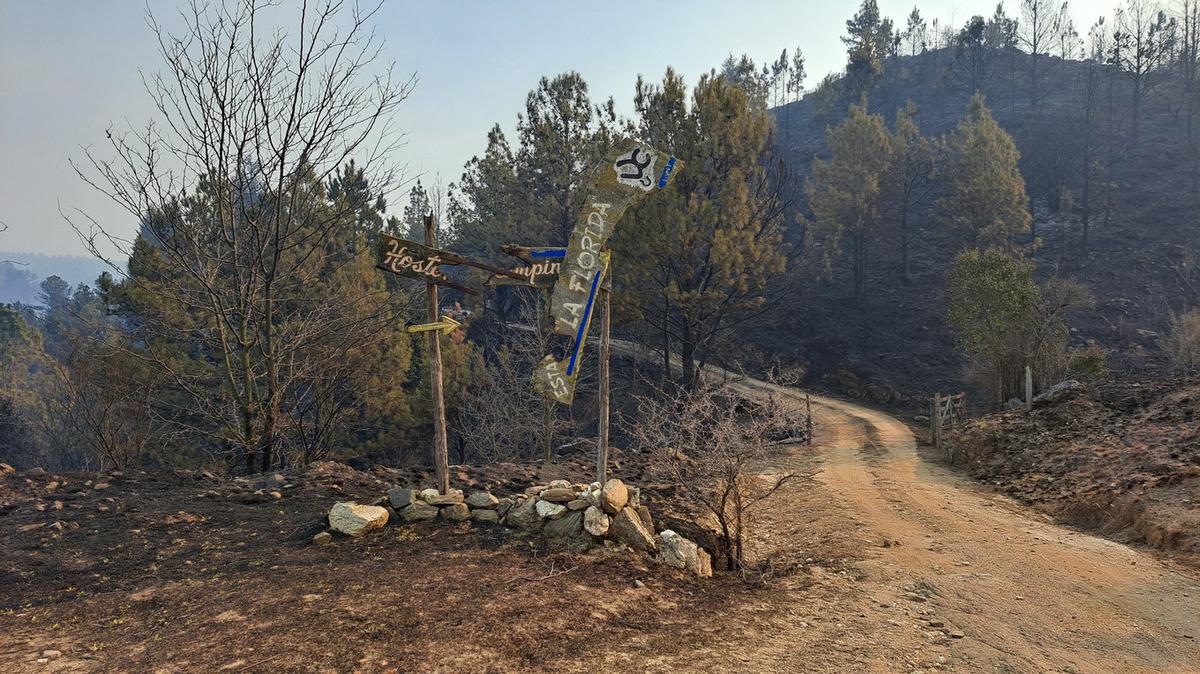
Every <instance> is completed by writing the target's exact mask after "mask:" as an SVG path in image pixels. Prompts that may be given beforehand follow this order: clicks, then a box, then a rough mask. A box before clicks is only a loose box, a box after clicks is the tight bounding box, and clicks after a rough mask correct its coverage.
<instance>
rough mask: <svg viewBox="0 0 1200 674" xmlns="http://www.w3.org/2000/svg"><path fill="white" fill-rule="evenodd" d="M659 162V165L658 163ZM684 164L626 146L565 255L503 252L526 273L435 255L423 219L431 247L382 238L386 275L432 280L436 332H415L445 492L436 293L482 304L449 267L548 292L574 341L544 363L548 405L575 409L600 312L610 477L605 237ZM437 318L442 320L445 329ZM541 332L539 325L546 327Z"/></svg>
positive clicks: (600, 172)
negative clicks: (425, 350) (425, 344)
mask: <svg viewBox="0 0 1200 674" xmlns="http://www.w3.org/2000/svg"><path fill="white" fill-rule="evenodd" d="M660 160H661V161H660ZM678 166H679V162H678V161H677V160H676V159H675V157H671V156H667V155H664V154H662V153H660V152H658V151H656V150H654V149H653V148H650V147H649V146H646V145H643V144H641V143H633V142H628V143H622V144H620V145H619V146H618V148H617V150H616V151H615V152H614V153H612V154H611V155H610V156H609V160H608V161H607V162H604V163H602V164H601V165H600V166H598V167H597V168H596V169H595V170H594V171H593V173H592V175H591V178H590V180H589V181H588V194H587V200H586V202H585V204H586V205H585V206H584V210H583V212H582V213H581V214H580V216H579V218H578V220H577V221H576V224H575V228H574V230H572V232H571V240H570V242H569V243H568V245H567V247H566V248H561V247H558V248H555V247H548V246H516V245H506V246H503V247H502V250H503V251H504V252H505V253H508V254H509V255H512V256H513V257H516V258H517V259H519V260H521V261H522V262H523V263H524V266H522V267H519V268H517V269H502V268H500V267H496V266H493V265H489V264H485V263H482V262H478V261H475V260H471V259H469V258H466V257H463V256H461V255H458V254H456V253H452V252H450V251H446V250H440V249H438V247H437V231H436V223H435V221H434V218H433V216H432V215H429V216H426V218H425V243H424V244H421V243H417V242H415V241H408V240H406V239H401V238H398V237H395V236H391V235H389V234H382V235H381V236H380V238H379V264H378V267H379V268H380V269H383V270H385V271H388V272H391V273H393V274H398V275H400V276H405V277H408V278H415V279H419V280H422V281H425V286H426V292H427V294H428V299H429V321H430V322H429V323H425V324H422V325H414V326H410V327H409V328H408V330H409V332H414V333H415V332H426V333H428V335H429V377H430V388H431V391H432V397H433V424H434V436H435V437H434V450H433V451H434V457H433V459H434V468H435V471H436V473H437V481H438V491H439V492H441V493H443V494H444V493H446V492H447V491H448V490H449V489H450V475H449V461H448V449H447V444H448V443H447V440H446V407H445V400H444V399H443V394H442V348H441V341H440V339H441V338H440V335H439V334H438V333H439V332H442V333H445V334H450V333H451V332H453V331H454V330H455V329H456V328H458V327H459V324H458V323H457V322H456V321H454V320H453V319H451V318H449V317H443V316H442V314H441V308H440V307H439V305H438V286H445V287H449V288H454V289H456V290H459V291H462V292H465V293H470V294H472V295H478V294H479V292H478V291H476V290H475V289H473V288H469V287H467V286H464V285H461V284H458V283H455V282H453V281H451V280H450V279H449V278H448V277H447V276H446V274H445V272H444V271H443V269H442V267H443V266H447V265H466V266H470V267H475V268H476V269H482V270H484V271H488V272H491V277H490V278H489V279H488V280H487V284H488V285H524V286H529V287H534V288H541V289H544V290H547V291H548V292H549V293H550V302H549V305H550V308H549V312H548V317H549V319H550V320H551V322H552V328H551V329H552V331H553V332H554V333H555V334H559V335H563V336H568V337H571V338H572V343H571V347H570V351H569V353H568V354H567V355H566V356H565V357H564V358H562V359H559V358H556V357H555V356H554V355H553V354H547V355H546V356H545V357H544V358H543V359H542V360H541V362H539V363H538V364H537V366H536V367H535V368H534V377H533V386H534V388H535V389H536V390H537V391H539V392H541V393H542V394H543V395H545V396H546V397H547V398H549V399H550V400H553V401H555V402H558V403H561V404H564V405H569V404H571V401H572V400H574V397H575V383H576V381H577V380H578V378H579V368H580V366H581V364H582V362H583V347H584V344H586V343H587V336H588V330H589V328H590V327H591V321H592V315H593V314H594V313H595V309H596V304H597V300H599V305H600V307H599V308H600V326H601V330H600V332H601V335H600V373H599V375H600V376H599V379H600V382H599V384H600V391H599V408H600V409H599V412H600V415H599V416H600V420H599V429H598V430H599V435H600V438H599V443H598V447H597V456H596V474H597V478H598V479H599V481H600V482H601V483H604V481H605V479H606V478H607V465H608V433H609V423H608V422H609V419H608V413H609V369H608V361H609V331H610V328H611V298H610V294H611V287H612V281H611V276H612V253H611V252H610V251H608V250H607V249H606V243H607V241H608V238H609V237H610V236H611V235H612V233H613V230H614V228H615V226H616V224H617V222H618V221H619V220H620V219H621V216H622V215H624V214H625V211H626V210H628V209H629V207H630V206H632V205H633V204H635V203H636V202H637V201H639V200H640V199H641V198H642V197H644V196H645V195H646V194H648V193H650V192H652V191H654V190H655V189H664V188H666V186H667V185H668V184H669V183H670V181H671V177H672V175H673V174H674V171H675V169H676V168H677V167H678ZM439 319H440V320H439ZM539 323H540V321H539Z"/></svg>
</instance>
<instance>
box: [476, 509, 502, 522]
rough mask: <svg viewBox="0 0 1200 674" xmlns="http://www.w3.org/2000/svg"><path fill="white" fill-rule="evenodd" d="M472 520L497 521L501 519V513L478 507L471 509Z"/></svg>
mask: <svg viewBox="0 0 1200 674" xmlns="http://www.w3.org/2000/svg"><path fill="white" fill-rule="evenodd" d="M471 521H473V522H492V523H497V522H499V521H500V513H498V512H496V511H495V510H488V509H486V508H476V509H475V510H472V511H471Z"/></svg>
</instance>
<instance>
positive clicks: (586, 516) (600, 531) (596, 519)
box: [583, 506, 609, 536]
mask: <svg viewBox="0 0 1200 674" xmlns="http://www.w3.org/2000/svg"><path fill="white" fill-rule="evenodd" d="M608 525H609V519H608V515H605V514H604V511H603V510H601V509H599V508H597V507H596V506H588V509H587V510H585V511H583V528H584V529H585V530H587V532H588V533H589V534H591V535H593V536H604V535H605V534H607V533H608Z"/></svg>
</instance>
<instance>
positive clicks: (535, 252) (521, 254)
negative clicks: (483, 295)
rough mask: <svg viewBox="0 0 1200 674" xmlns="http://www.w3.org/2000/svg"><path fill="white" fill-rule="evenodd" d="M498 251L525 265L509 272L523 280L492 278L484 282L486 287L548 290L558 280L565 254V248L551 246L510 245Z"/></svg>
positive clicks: (506, 277)
mask: <svg viewBox="0 0 1200 674" xmlns="http://www.w3.org/2000/svg"><path fill="white" fill-rule="evenodd" d="M500 250H502V251H504V252H505V253H508V254H509V255H512V256H513V257H515V258H517V259H518V260H521V261H522V262H524V263H525V264H523V265H521V266H520V267H514V268H512V269H511V270H510V271H512V272H513V273H514V274H518V275H520V276H521V277H522V279H523V280H520V281H518V280H516V279H513V278H511V277H508V276H492V277H491V278H489V279H488V280H487V281H486V284H487V285H504V286H515V285H528V286H533V287H535V288H546V289H549V288H551V287H553V286H554V282H555V281H556V280H558V273H559V270H560V268H561V267H562V259H563V258H564V257H565V256H566V254H567V249H566V248H561V247H558V248H555V247H551V246H514V245H512V244H505V245H503V246H501V247H500Z"/></svg>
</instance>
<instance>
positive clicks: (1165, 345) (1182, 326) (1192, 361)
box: [1161, 308, 1200, 372]
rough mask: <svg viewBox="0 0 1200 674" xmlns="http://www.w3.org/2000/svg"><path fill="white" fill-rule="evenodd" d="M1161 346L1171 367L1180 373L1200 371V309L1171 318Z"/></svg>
mask: <svg viewBox="0 0 1200 674" xmlns="http://www.w3.org/2000/svg"><path fill="white" fill-rule="evenodd" d="M1161 344H1162V350H1163V352H1164V353H1165V354H1166V356H1167V360H1169V361H1170V362H1171V367H1173V368H1175V369H1176V370H1178V371H1180V372H1193V371H1196V370H1200V308H1196V309H1190V310H1188V311H1185V312H1183V313H1182V314H1178V315H1173V316H1171V323H1170V325H1169V326H1168V327H1167V333H1166V335H1164V336H1163V338H1162V341H1161Z"/></svg>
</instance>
